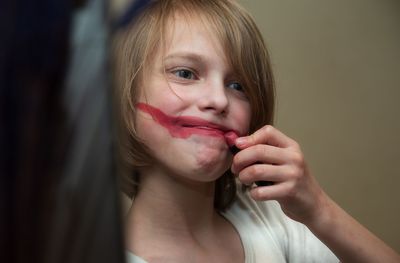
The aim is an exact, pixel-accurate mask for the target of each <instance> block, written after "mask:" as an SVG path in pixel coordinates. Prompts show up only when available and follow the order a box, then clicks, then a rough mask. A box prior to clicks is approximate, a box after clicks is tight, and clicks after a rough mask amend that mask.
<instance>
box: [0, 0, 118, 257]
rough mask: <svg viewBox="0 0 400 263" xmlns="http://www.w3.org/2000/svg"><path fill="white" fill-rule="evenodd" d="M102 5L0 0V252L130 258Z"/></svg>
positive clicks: (58, 0) (7, 254)
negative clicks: (123, 229) (115, 157)
mask: <svg viewBox="0 0 400 263" xmlns="http://www.w3.org/2000/svg"><path fill="white" fill-rule="evenodd" d="M105 13H106V12H105V2H104V1H102V0H92V1H87V3H83V1H75V2H74V1H66V0H43V1H40V2H37V1H29V0H5V1H1V3H0V251H1V252H0V253H1V254H0V262H7V263H8V262H24V263H26V262H45V263H46V262H51V263H55V262H74V263H77V262H96V263H100V262H124V249H123V239H122V234H121V233H122V232H121V220H120V211H119V210H120V209H119V201H118V191H117V182H116V178H115V176H114V165H113V163H114V161H113V148H112V128H111V127H112V126H111V104H110V102H111V96H110V93H111V91H110V89H109V83H110V82H109V77H108V72H109V69H108V66H107V62H108V58H107V57H108V54H107V45H108V25H107V20H106V16H105Z"/></svg>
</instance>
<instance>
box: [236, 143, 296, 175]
mask: <svg viewBox="0 0 400 263" xmlns="http://www.w3.org/2000/svg"><path fill="white" fill-rule="evenodd" d="M288 161H290V159H289V156H288V154H287V152H286V151H285V149H282V148H277V147H274V146H269V145H265V144H258V145H254V146H250V147H248V148H246V149H244V150H241V151H240V152H238V153H237V154H236V155H235V156H234V158H233V162H232V167H231V170H232V172H233V173H239V172H240V171H241V170H242V169H244V168H245V167H247V166H249V165H252V164H254V163H257V162H259V163H265V164H283V163H286V162H288Z"/></svg>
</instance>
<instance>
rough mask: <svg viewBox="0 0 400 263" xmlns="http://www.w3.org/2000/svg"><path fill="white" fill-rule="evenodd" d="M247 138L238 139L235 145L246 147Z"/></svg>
mask: <svg viewBox="0 0 400 263" xmlns="http://www.w3.org/2000/svg"><path fill="white" fill-rule="evenodd" d="M246 141H247V140H246V138H245V137H241V138H237V139H236V141H235V144H236V145H237V146H239V147H240V146H244V145H245V144H246Z"/></svg>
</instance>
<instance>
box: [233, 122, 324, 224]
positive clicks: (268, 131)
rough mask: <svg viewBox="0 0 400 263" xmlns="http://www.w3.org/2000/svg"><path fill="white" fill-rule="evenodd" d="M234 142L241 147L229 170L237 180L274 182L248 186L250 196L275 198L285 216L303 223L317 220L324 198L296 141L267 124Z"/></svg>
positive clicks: (243, 181)
mask: <svg viewBox="0 0 400 263" xmlns="http://www.w3.org/2000/svg"><path fill="white" fill-rule="evenodd" d="M235 144H236V146H237V147H238V148H239V149H242V150H241V151H240V152H239V153H237V154H236V155H235V156H234V159H233V164H232V167H231V169H232V172H233V173H234V174H236V175H238V177H239V180H240V181H241V182H242V183H243V184H246V185H251V184H253V183H254V182H256V181H272V182H273V183H274V184H273V185H271V186H259V187H252V189H251V190H250V195H251V197H252V198H253V199H255V200H258V201H264V200H277V201H278V202H279V203H280V205H281V207H282V210H283V211H284V212H285V214H286V215H287V216H289V217H290V218H292V219H294V220H296V221H299V222H302V223H304V224H306V225H307V224H308V223H311V222H313V220H315V219H318V213H319V211H320V210H321V208H322V207H323V206H324V203H325V202H324V201H326V200H325V199H326V198H327V197H326V195H325V194H324V192H323V191H322V189H321V188H320V186H319V185H318V183H317V182H316V180H315V179H314V178H313V177H312V176H311V175H310V172H309V170H308V168H307V164H306V162H305V160H304V155H303V153H302V152H301V149H300V146H299V144H298V143H297V142H296V141H294V140H292V139H291V138H289V137H287V136H286V135H285V134H283V133H282V132H280V131H279V130H277V129H276V128H274V127H272V126H270V125H267V126H264V127H263V128H261V129H259V130H257V131H256V132H255V133H253V134H252V135H250V136H246V137H241V138H238V139H237V140H236V142H235Z"/></svg>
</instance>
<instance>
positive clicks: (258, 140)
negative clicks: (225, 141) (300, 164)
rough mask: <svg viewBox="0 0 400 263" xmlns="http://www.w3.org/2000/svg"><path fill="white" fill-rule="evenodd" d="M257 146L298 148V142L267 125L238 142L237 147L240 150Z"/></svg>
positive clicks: (239, 139)
mask: <svg viewBox="0 0 400 263" xmlns="http://www.w3.org/2000/svg"><path fill="white" fill-rule="evenodd" d="M256 144H268V145H272V146H276V147H280V148H288V147H298V144H297V142H296V141H294V140H293V139H291V138H289V137H288V136H286V135H285V134H284V133H282V132H281V131H279V130H278V129H276V128H274V127H273V126H271V125H266V126H264V127H262V128H261V129H259V130H257V131H256V132H254V133H253V134H251V135H249V136H245V137H240V138H238V139H237V140H236V146H237V147H239V148H240V149H244V148H247V147H249V146H251V145H256Z"/></svg>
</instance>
